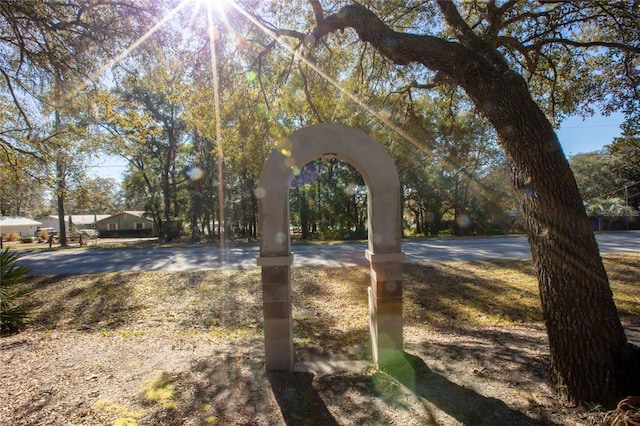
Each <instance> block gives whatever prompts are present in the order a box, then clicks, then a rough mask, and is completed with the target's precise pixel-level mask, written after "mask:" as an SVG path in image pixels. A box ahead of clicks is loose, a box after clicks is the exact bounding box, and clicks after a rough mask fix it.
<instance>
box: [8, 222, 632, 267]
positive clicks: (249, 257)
mask: <svg viewBox="0 0 640 426" xmlns="http://www.w3.org/2000/svg"><path fill="white" fill-rule="evenodd" d="M596 238H597V240H598V245H599V246H600V252H601V253H603V254H610V253H639V252H640V232H610V233H600V234H597V235H596ZM366 248H367V245H366V243H345V244H334V245H328V244H309V245H294V246H293V247H292V251H293V253H294V255H295V258H294V263H293V266H338V265H365V264H367V260H366V259H365V257H364V252H365V250H366ZM402 251H403V252H404V253H406V255H407V259H406V262H408V263H415V262H428V261H451V260H481V259H509V258H511V259H527V258H530V257H531V252H530V250H529V244H528V243H527V241H526V239H525V238H524V237H520V236H507V237H489V238H449V239H425V240H417V241H416V240H414V241H403V243H402ZM258 254H259V249H258V247H255V246H245V247H229V248H225V249H223V250H221V249H220V248H218V247H174V248H130V249H128V248H120V249H100V248H84V249H67V250H55V251H39V252H35V251H34V252H25V253H22V254H21V255H20V260H19V262H18V263H19V264H22V265H25V266H28V267H29V268H31V273H32V274H40V275H41V274H91V273H101V272H124V271H197V270H211V269H223V268H227V269H236V268H242V269H246V268H254V267H256V259H257V257H258Z"/></svg>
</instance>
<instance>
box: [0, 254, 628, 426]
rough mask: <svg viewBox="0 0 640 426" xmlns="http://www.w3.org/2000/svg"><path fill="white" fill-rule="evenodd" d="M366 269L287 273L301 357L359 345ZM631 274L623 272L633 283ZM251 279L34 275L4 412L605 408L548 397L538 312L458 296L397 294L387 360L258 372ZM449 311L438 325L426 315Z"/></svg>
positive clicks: (357, 419) (452, 413)
mask: <svg viewBox="0 0 640 426" xmlns="http://www.w3.org/2000/svg"><path fill="white" fill-rule="evenodd" d="M636 260H637V259H631V260H630V261H629V264H631V265H633V264H636V265H637V263H634V262H636ZM450 267H451V266H450V265H444V266H443V268H444V269H438V268H435V269H433V268H431V269H433V270H431V269H429V268H427V270H425V269H424V268H423V267H419V266H415V267H408V269H409V271H408V272H407V276H406V277H405V282H406V283H407V284H411V283H413V281H414V280H422V279H424V274H430V275H429V276H430V277H431V279H432V280H431V282H436V281H437V279H438V278H437V277H436V276H435V275H434V273H436V272H439V273H443V274H444V271H445V270H446V269H447V268H450ZM478 267H479V268H481V269H482V268H485V269H486V265H478ZM421 268H422V269H421ZM474 273H475V272H473V271H470V270H467V275H469V274H471V275H473V274H474ZM367 278H368V273H367V270H366V268H361V267H353V268H332V269H313V268H307V269H305V270H301V271H298V272H295V273H294V282H296V283H297V284H298V285H297V286H296V287H295V288H294V300H297V301H298V302H294V316H295V318H296V323H295V324H294V334H295V335H296V341H295V342H294V345H295V347H296V357H297V359H298V361H316V362H320V363H322V362H325V361H328V360H335V359H345V360H357V359H367V358H368V356H369V352H370V350H369V348H368V344H369V343H368V330H367V324H366V305H365V303H363V300H364V298H365V297H366V296H365V291H364V289H365V288H366V285H367ZM476 278H477V277H476ZM637 279H638V277H637V275H635V276H632V277H631V280H632V281H633V283H636V284H634V285H636V286H637ZM259 280H260V275H259V272H257V271H249V272H247V271H244V272H243V271H227V272H207V273H204V272H203V273H180V274H169V273H140V274H102V275H96V276H90V275H87V276H76V277H40V278H37V279H35V278H34V279H32V280H31V281H30V282H29V283H27V287H28V288H29V289H30V290H32V291H33V295H32V296H31V299H30V303H31V304H32V306H33V309H34V318H33V325H32V326H31V327H30V328H29V329H27V330H25V331H23V332H21V333H19V334H16V335H13V336H8V337H4V338H2V339H1V340H0V401H1V402H0V425H1V426H9V425H212V424H220V425H278V424H286V425H431V424H432V425H460V424H465V425H546V424H562V425H584V424H598V422H599V421H600V420H601V419H602V413H595V412H591V411H589V407H569V406H565V405H563V404H562V403H561V402H559V401H558V400H557V399H556V398H555V397H554V393H553V391H552V389H550V387H549V386H548V385H547V381H546V375H547V369H548V362H549V354H548V345H547V339H546V334H545V330H544V326H543V325H542V324H541V323H540V322H539V321H516V322H509V323H501V324H496V323H491V322H482V321H480V322H477V321H476V323H473V324H472V323H469V322H468V321H465V320H463V318H461V316H462V314H461V312H465V311H466V310H467V307H462V306H456V307H455V309H453V308H452V309H449V310H446V309H445V310H443V309H444V308H442V307H439V306H436V305H433V304H432V306H433V309H434V312H436V313H437V314H438V315H439V316H434V317H432V318H431V324H434V325H425V324H426V322H425V321H426V319H425V317H424V316H423V315H422V314H420V315H419V314H418V313H417V312H422V311H423V309H420V310H417V309H416V306H414V305H413V304H407V307H406V310H407V313H406V315H405V316H406V319H405V328H404V335H405V352H406V359H405V361H404V362H403V363H401V364H399V365H398V366H397V367H396V368H394V369H392V370H390V371H386V372H381V371H376V370H375V369H374V368H372V367H371V366H368V367H365V368H361V369H359V370H352V369H349V370H348V371H334V372H332V373H330V374H313V373H295V374H293V375H288V374H272V375H267V374H266V372H265V370H264V352H263V338H262V328H261V299H260V292H259ZM448 280H449V281H448V285H452V286H453V285H458V284H459V283H458V282H457V281H456V280H455V279H453V278H452V277H451V276H449V278H448ZM353 282H356V283H357V284H355V285H353V284H349V285H346V284H345V283H353ZM476 282H477V280H476ZM319 283H328V284H326V285H325V284H322V285H320V284H319ZM437 285H439V284H434V286H437ZM416 287H417V285H414V287H413V290H411V291H407V296H411V297H413V298H414V299H416V300H419V297H417V294H418V293H415V292H419V291H424V292H427V291H428V289H426V288H424V289H422V290H419V289H416ZM485 290H486V287H485ZM423 296H424V297H425V298H427V296H428V295H427V294H426V293H425V294H423ZM422 302H424V303H427V302H428V300H427V299H424V300H422ZM634 303H637V299H636V300H635V302H634ZM522 304H523V306H524V305H525V303H524V302H522ZM355 305H357V306H358V307H357V308H352V306H355ZM496 309H498V308H496ZM499 309H503V310H505V309H507V307H506V306H505V307H502V308H499ZM509 309H511V308H509ZM522 309H524V310H526V309H527V308H522ZM504 312H507V311H504ZM486 314H487V315H488V316H489V317H491V315H494V314H495V313H492V312H487V313H486ZM434 315H435V314H434ZM510 315H514V314H513V313H511V314H510ZM522 315H524V314H522ZM447 318H449V319H450V321H448V323H449V325H448V326H446V327H442V326H440V325H438V324H439V321H444V320H446V319H447ZM630 318H631V319H629V317H627V319H625V327H626V329H627V331H628V335H629V338H630V340H632V341H635V342H638V341H640V316H637V315H631V316H630Z"/></svg>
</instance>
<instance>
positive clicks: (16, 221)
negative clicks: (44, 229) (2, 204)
mask: <svg viewBox="0 0 640 426" xmlns="http://www.w3.org/2000/svg"><path fill="white" fill-rule="evenodd" d="M41 225H42V222H38V221H36V220H31V219H27V218H25V217H22V216H0V235H7V234H10V233H11V232H15V233H16V234H18V235H20V236H21V237H33V236H34V235H35V234H36V229H37V228H38V227H39V226H41Z"/></svg>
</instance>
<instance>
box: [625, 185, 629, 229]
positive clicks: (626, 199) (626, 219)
mask: <svg viewBox="0 0 640 426" xmlns="http://www.w3.org/2000/svg"><path fill="white" fill-rule="evenodd" d="M627 188H628V187H627V185H625V186H624V206H625V216H624V221H625V223H626V224H627V231H628V230H629V214H628V213H626V210H627V208H628V207H629V192H628V190H627Z"/></svg>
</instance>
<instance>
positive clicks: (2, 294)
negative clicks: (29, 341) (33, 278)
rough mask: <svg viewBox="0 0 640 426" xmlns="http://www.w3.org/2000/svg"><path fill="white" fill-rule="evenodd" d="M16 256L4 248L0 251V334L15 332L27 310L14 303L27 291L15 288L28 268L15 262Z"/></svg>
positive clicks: (25, 318) (25, 316)
mask: <svg viewBox="0 0 640 426" xmlns="http://www.w3.org/2000/svg"><path fill="white" fill-rule="evenodd" d="M17 260H18V256H17V255H16V254H15V253H13V252H11V251H9V249H8V248H5V249H4V250H2V251H1V252H0V335H4V334H11V333H16V332H18V331H19V330H20V328H21V327H22V326H24V324H25V322H26V320H27V316H28V312H27V310H26V309H24V308H22V307H20V306H17V305H16V304H15V302H16V301H18V299H20V298H21V297H24V296H25V295H26V294H27V292H26V291H23V290H17V289H16V287H17V286H18V285H19V284H20V283H22V280H23V279H24V277H25V275H27V273H28V272H29V270H28V269H27V268H26V267H24V266H17V265H16V264H15V263H16V261H17Z"/></svg>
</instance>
